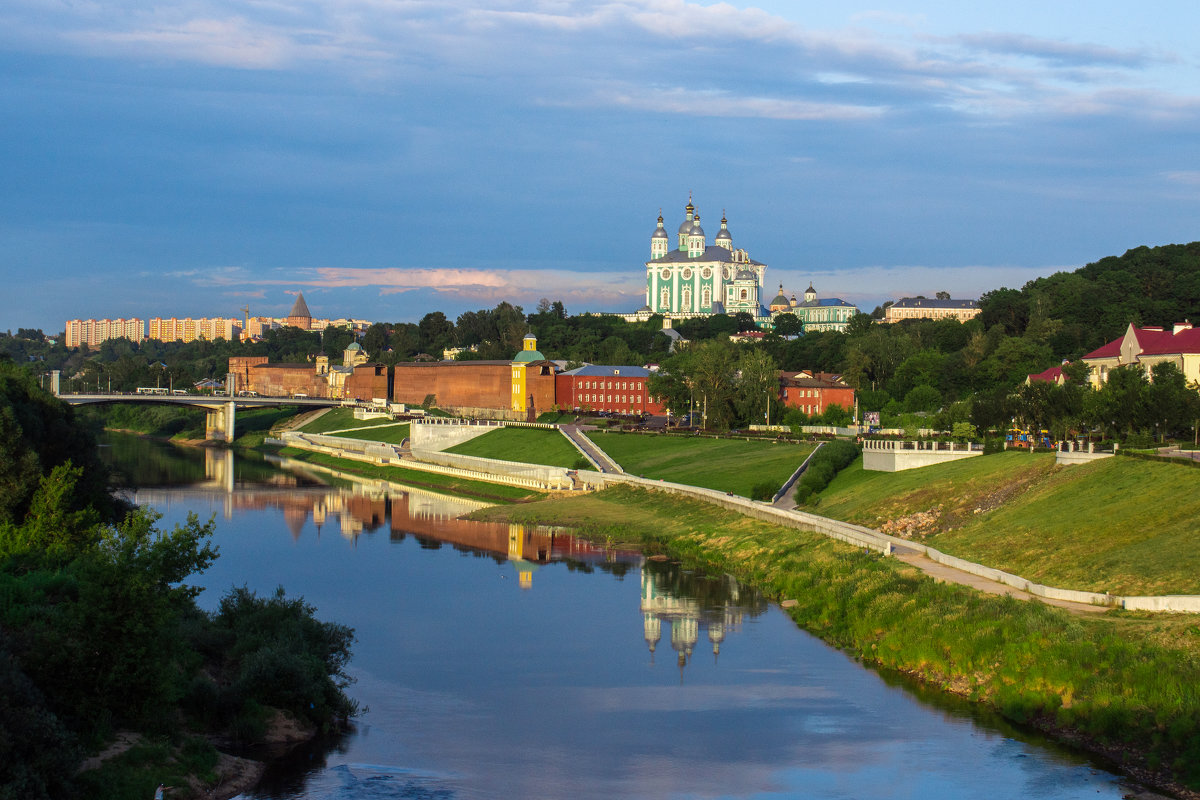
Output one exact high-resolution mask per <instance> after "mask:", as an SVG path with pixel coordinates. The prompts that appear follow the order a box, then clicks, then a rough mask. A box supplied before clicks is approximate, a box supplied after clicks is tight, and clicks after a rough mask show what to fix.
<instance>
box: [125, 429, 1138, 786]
mask: <svg viewBox="0 0 1200 800" xmlns="http://www.w3.org/2000/svg"><path fill="white" fill-rule="evenodd" d="M103 450H104V452H105V454H106V456H107V458H108V460H109V461H110V463H113V464H116V465H117V467H118V470H119V471H122V472H123V473H124V474H125V475H126V476H127V478H128V479H129V480H130V481H131V482H132V483H134V484H136V486H137V487H138V488H137V489H136V490H135V491H131V493H130V494H131V496H132V497H133V498H134V499H136V501H138V502H140V503H147V504H150V505H153V506H154V507H155V508H157V509H158V510H159V511H160V512H161V513H162V514H163V519H162V521H161V524H162V525H164V526H169V525H173V524H175V523H177V522H180V521H182V520H183V519H185V518H186V515H187V514H188V512H192V511H194V512H197V513H199V514H200V515H201V517H202V518H204V519H207V518H208V517H209V516H215V518H216V534H215V537H214V538H215V543H216V544H217V545H218V546H219V548H220V558H219V559H218V560H217V562H216V564H215V565H214V566H213V567H212V568H210V569H209V570H208V572H206V573H205V574H203V575H201V576H197V577H196V578H195V579H194V581H193V582H194V583H196V584H198V585H202V586H204V587H205V591H204V592H203V594H202V595H201V596H200V600H199V602H200V603H201V605H203V606H205V607H207V608H213V607H215V605H216V603H217V601H218V600H219V598H220V596H221V595H222V594H223V593H224V592H226V591H228V589H229V588H230V587H232V586H241V585H246V586H249V587H250V588H251V589H253V590H255V591H258V592H260V593H263V592H271V591H274V589H275V587H277V586H280V585H282V586H283V587H284V588H285V589H286V590H287V592H288V593H289V594H290V595H302V596H303V597H304V598H305V600H306V601H307V602H309V603H311V604H312V605H314V606H316V608H317V609H318V614H319V616H320V617H321V618H322V619H326V620H332V621H337V622H341V623H344V624H347V625H350V626H352V627H353V628H355V630H356V635H357V639H358V641H357V643H356V645H355V648H354V658H353V662H352V669H351V672H352V674H353V676H354V677H355V679H356V681H357V682H356V683H355V685H354V686H353V687H352V688H351V694H352V696H353V697H354V698H355V699H356V700H358V701H359V702H360V703H361V704H362V705H363V706H364V707H366V708H368V710H367V711H366V713H364V714H362V716H361V717H360V718H359V720H358V721H357V724H356V726H355V728H354V730H353V731H352V732H350V733H348V734H346V735H345V736H343V737H341V738H340V739H339V740H337V741H335V742H327V743H321V744H320V745H319V746H316V747H312V748H308V749H307V750H305V751H303V752H301V753H299V754H297V756H296V757H295V758H294V759H292V760H291V761H290V762H288V763H286V764H284V765H281V766H280V767H279V768H278V769H275V770H273V771H272V773H270V774H269V775H268V777H267V779H266V780H265V781H264V783H263V785H262V786H260V787H259V789H258V790H257V791H256V792H254V793H251V794H248V795H246V797H248V798H293V799H297V800H298V799H300V798H304V799H305V800H308V799H310V798H311V799H312V800H334V799H335V798H336V799H337V800H376V799H385V800H392V799H393V798H422V799H424V798H429V799H434V798H436V799H437V800H443V799H444V800H451V799H453V800H460V799H461V800H475V799H476V798H479V799H483V798H488V799H491V798H512V799H517V798H539V799H540V798H547V799H552V798H566V799H568V800H591V798H605V799H606V800H608V799H610V798H647V799H648V800H667V799H668V798H670V799H672V800H674V799H676V798H989V799H990V798H1018V797H1021V798H1025V797H1030V798H1048V799H1049V798H1053V799H1057V798H1063V799H1064V800H1065V799H1067V798H1105V799H1107V798H1119V797H1121V796H1122V790H1121V788H1120V787H1119V786H1118V777H1117V776H1115V775H1114V774H1112V773H1110V772H1108V771H1106V770H1104V769H1102V768H1101V767H1099V766H1097V765H1095V764H1093V763H1090V762H1089V761H1087V760H1086V759H1084V758H1083V757H1081V756H1079V755H1077V754H1073V753H1069V752H1066V751H1064V750H1062V749H1061V748H1056V747H1054V746H1052V745H1049V744H1048V743H1046V742H1044V741H1039V740H1037V739H1035V738H1033V737H1030V736H1028V735H1024V734H1021V733H1019V732H1016V731H1013V730H1012V729H1010V728H1008V727H1006V726H1004V724H1003V723H1002V722H1000V721H998V720H995V719H991V718H988V717H986V716H983V715H981V714H979V713H978V712H975V711H972V710H971V709H970V708H968V707H966V706H965V705H958V704H955V703H953V702H952V701H947V700H945V699H944V698H941V697H935V698H929V697H924V698H923V697H922V696H921V692H920V691H919V690H916V689H914V688H913V687H911V686H906V685H904V683H903V682H902V681H898V680H895V679H888V678H887V677H885V676H881V675H880V674H878V673H876V672H874V671H872V670H870V669H866V668H864V667H862V666H861V665H860V664H858V663H856V662H855V661H854V660H852V659H850V658H848V657H847V656H845V655H844V654H842V653H841V652H839V651H837V650H834V649H831V648H830V647H828V646H826V645H825V644H823V643H822V642H821V641H819V640H818V639H815V638H813V637H811V636H809V635H808V634H806V633H804V632H803V631H801V630H798V629H797V628H796V626H795V625H794V624H793V623H792V622H791V620H790V619H789V618H788V617H787V616H786V615H785V614H784V613H783V612H781V611H780V610H779V609H778V608H776V607H775V606H773V605H770V604H768V603H766V602H765V601H764V600H763V599H762V597H761V596H760V595H759V594H758V593H756V592H755V591H754V590H753V588H752V587H749V586H745V585H739V584H738V583H737V582H736V581H734V580H733V579H731V578H729V577H726V576H720V575H716V576H704V575H700V574H697V573H695V572H692V571H689V570H686V569H684V568H683V567H682V566H681V565H679V564H677V563H671V562H668V561H655V560H646V559H643V558H642V557H641V556H640V555H639V554H638V553H636V552H627V551H620V550H617V551H607V552H606V551H605V550H604V549H603V548H601V547H596V546H592V545H590V544H589V543H587V542H585V541H582V540H580V539H577V538H575V537H573V536H571V535H570V533H569V532H568V531H563V530H550V529H536V528H525V527H521V526H509V525H503V524H496V523H472V522H465V521H461V520H458V519H457V517H458V516H459V515H461V514H463V513H466V512H468V511H470V510H472V509H473V508H475V507H476V504H475V503H472V502H471V501H467V500H459V499H455V498H447V497H443V496H439V495H434V494H430V493H425V492H421V491H418V490H403V489H400V488H398V487H394V486H393V487H392V488H390V489H389V490H386V491H385V490H383V489H381V488H380V487H379V486H378V485H375V484H371V485H356V484H353V483H350V482H347V481H345V480H343V479H338V478H335V477H333V476H331V475H329V474H327V473H323V472H319V471H314V470H311V469H306V468H302V467H295V466H293V468H283V467H280V466H278V465H275V464H271V463H267V462H265V461H263V460H260V459H257V458H244V457H242V456H241V455H239V456H238V457H237V460H236V463H235V460H234V456H233V454H232V453H230V452H229V451H220V450H215V451H209V450H198V449H185V448H175V447H171V446H169V445H164V444H160V443H154V442H148V441H146V440H138V439H131V438H128V437H111V438H110V439H109V440H108V444H107V445H106V446H105V447H104V448H103Z"/></svg>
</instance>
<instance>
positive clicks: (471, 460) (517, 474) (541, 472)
mask: <svg viewBox="0 0 1200 800" xmlns="http://www.w3.org/2000/svg"><path fill="white" fill-rule="evenodd" d="M412 455H413V458H414V459H416V460H417V461H419V462H422V463H424V464H433V465H437V466H441V467H448V468H452V469H459V470H467V471H471V472H474V473H477V474H480V475H483V476H485V477H483V478H482V480H489V479H490V478H489V477H486V476H495V477H497V478H505V479H507V480H506V482H511V481H517V482H518V483H515V484H514V485H519V486H531V487H534V488H540V489H555V490H565V489H570V488H571V487H572V486H573V485H574V481H572V480H571V477H570V476H569V475H568V474H567V470H565V469H563V468H562V467H549V466H544V465H542V464H521V463H518V462H516V461H500V460H498V459H495V458H478V457H476V456H462V455H458V454H456V453H441V452H438V451H436V450H424V449H420V448H416V447H414V448H412ZM411 463H412V462H410V461H405V462H404V466H406V467H407V466H410V465H411Z"/></svg>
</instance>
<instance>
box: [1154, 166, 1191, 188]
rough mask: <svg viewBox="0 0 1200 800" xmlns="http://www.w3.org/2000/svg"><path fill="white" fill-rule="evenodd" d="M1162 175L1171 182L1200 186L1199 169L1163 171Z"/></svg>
mask: <svg viewBox="0 0 1200 800" xmlns="http://www.w3.org/2000/svg"><path fill="white" fill-rule="evenodd" d="M1162 176H1163V177H1164V178H1166V179H1167V180H1168V181H1171V182H1172V183H1182V184H1185V185H1187V186H1200V170H1197V169H1181V170H1173V171H1171V172H1164V173H1163V174H1162Z"/></svg>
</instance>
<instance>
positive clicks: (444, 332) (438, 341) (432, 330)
mask: <svg viewBox="0 0 1200 800" xmlns="http://www.w3.org/2000/svg"><path fill="white" fill-rule="evenodd" d="M417 330H418V331H419V334H420V338H419V340H418V344H419V347H420V348H421V352H423V353H429V354H430V355H436V356H437V357H438V358H441V355H442V351H443V350H445V349H446V348H447V347H449V346H450V345H451V344H452V343H453V342H454V323H453V322H451V321H450V320H448V319H446V315H445V314H443V313H442V312H441V311H430V312H429V313H428V314H426V315H425V316H423V317H421V321H420V322H419V323H417Z"/></svg>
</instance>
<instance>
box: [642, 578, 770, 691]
mask: <svg viewBox="0 0 1200 800" xmlns="http://www.w3.org/2000/svg"><path fill="white" fill-rule="evenodd" d="M641 610H642V625H643V636H644V638H645V640H646V646H647V647H648V648H649V650H650V654H651V657H653V655H654V653H655V651H656V650H657V649H658V643H659V642H660V641H662V638H663V633H662V626H663V623H664V622H666V623H667V624H668V626H669V627H670V635H669V641H670V644H671V649H672V650H674V651H675V657H676V663H677V664H678V665H679V680H680V682H681V683H682V682H683V674H684V668H685V667H686V666H687V665H688V662H689V661H691V658H692V653H693V652H694V651H695V649H696V644H697V642H699V641H700V634H701V632H702V631H703V632H704V633H705V634H706V638H707V639H708V641H709V643H710V645H711V646H712V654H713V663H716V660H717V657H718V656H720V654H721V643H722V642H723V641H725V637H726V636H727V635H729V634H730V633H733V632H736V631H737V630H739V629H740V628H741V626H742V622H743V620H744V619H745V618H746V617H757V616H759V615H760V614H762V613H764V612H765V611H766V610H767V602H766V600H765V599H763V597H762V595H761V594H760V593H759V592H757V591H755V590H754V589H751V588H749V587H744V586H742V585H741V584H739V583H738V582H737V580H736V579H735V578H734V577H733V576H732V575H719V576H710V575H704V574H702V573H698V572H695V571H693V570H688V569H684V568H683V566H682V565H681V564H679V563H677V562H670V561H667V560H666V559H662V558H659V557H655V558H651V559H649V560H647V561H646V562H645V563H644V564H643V565H642V598H641Z"/></svg>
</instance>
